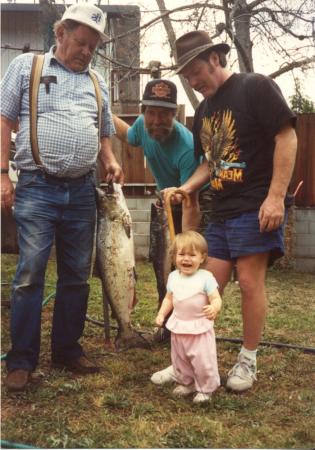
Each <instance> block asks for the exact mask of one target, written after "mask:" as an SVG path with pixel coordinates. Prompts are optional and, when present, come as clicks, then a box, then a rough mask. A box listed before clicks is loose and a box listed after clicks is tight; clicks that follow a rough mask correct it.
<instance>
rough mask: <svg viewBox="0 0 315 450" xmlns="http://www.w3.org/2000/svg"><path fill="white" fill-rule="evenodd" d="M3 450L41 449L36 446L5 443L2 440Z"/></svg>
mask: <svg viewBox="0 0 315 450" xmlns="http://www.w3.org/2000/svg"><path fill="white" fill-rule="evenodd" d="M1 448H40V447H34V445H25V444H18V443H17V442H10V441H3V440H2V439H1Z"/></svg>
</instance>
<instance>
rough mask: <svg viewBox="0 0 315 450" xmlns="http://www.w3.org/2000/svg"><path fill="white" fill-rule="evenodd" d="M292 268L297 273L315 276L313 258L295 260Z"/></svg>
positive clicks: (314, 259)
mask: <svg viewBox="0 0 315 450" xmlns="http://www.w3.org/2000/svg"><path fill="white" fill-rule="evenodd" d="M294 268H295V270H296V271H297V272H306V273H313V274H315V258H296V259H295V261H294Z"/></svg>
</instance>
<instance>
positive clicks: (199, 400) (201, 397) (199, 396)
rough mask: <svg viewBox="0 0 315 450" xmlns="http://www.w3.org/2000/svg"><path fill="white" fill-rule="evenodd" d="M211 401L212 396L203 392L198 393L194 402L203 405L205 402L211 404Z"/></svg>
mask: <svg viewBox="0 0 315 450" xmlns="http://www.w3.org/2000/svg"><path fill="white" fill-rule="evenodd" d="M210 400H211V395H210V394H203V393H202V392H198V393H197V395H195V397H194V399H193V402H194V403H203V402H209V401H210Z"/></svg>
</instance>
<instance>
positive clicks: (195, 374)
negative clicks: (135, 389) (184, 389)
mask: <svg viewBox="0 0 315 450" xmlns="http://www.w3.org/2000/svg"><path fill="white" fill-rule="evenodd" d="M174 272H177V273H175V274H174ZM174 272H172V274H171V275H172V277H171V275H170V279H169V282H168V290H169V292H172V294H173V307H174V309H173V312H172V315H171V317H170V318H169V319H168V321H167V323H166V327H167V328H168V329H169V330H170V331H171V358H172V365H173V367H174V371H175V375H176V379H177V381H178V383H179V384H184V385H188V384H192V383H195V388H196V391H197V392H203V393H207V394H209V393H211V392H214V391H215V390H216V389H217V388H218V387H219V386H220V376H219V371H218V362H217V352H216V342H215V333H214V328H213V321H212V320H208V319H207V318H206V317H205V316H204V314H203V312H202V308H203V306H205V305H208V304H209V302H208V294H207V293H205V292H204V291H203V289H202V286H203V284H204V278H207V277H208V276H210V277H211V280H210V281H211V282H210V285H211V286H212V288H208V291H209V290H210V291H211V289H212V290H214V289H215V288H216V287H217V284H216V281H215V280H214V278H213V276H212V275H211V274H210V273H209V272H207V271H204V270H202V272H203V273H202V274H201V275H202V276H201V279H200V277H199V278H198V277H197V278H196V277H195V278H194V279H193V280H192V281H193V283H194V285H195V286H196V289H197V292H196V293H195V294H193V295H189V296H187V297H182V298H181V299H179V298H178V297H176V291H177V289H176V285H178V283H181V282H183V281H184V282H187V281H189V280H187V278H190V277H185V278H186V280H184V279H183V276H182V275H180V274H179V272H178V271H174ZM198 272H200V270H199V271H198ZM204 272H206V274H205V273H204ZM173 274H174V275H173ZM181 277H182V278H181ZM200 280H201V281H200ZM208 282H209V280H208ZM208 285H209V283H208ZM174 291H175V292H174ZM189 291H190V292H191V289H190V290H188V292H189ZM190 292H189V293H190ZM208 293H211V292H208ZM181 295H183V291H182V293H181Z"/></svg>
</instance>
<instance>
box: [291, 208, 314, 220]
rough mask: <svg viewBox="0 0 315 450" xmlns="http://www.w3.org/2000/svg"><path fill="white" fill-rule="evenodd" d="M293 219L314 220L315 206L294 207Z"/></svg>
mask: <svg viewBox="0 0 315 450" xmlns="http://www.w3.org/2000/svg"><path fill="white" fill-rule="evenodd" d="M295 220H296V221H297V222H300V221H302V222H303V221H305V222H315V208H296V209H295Z"/></svg>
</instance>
